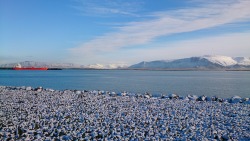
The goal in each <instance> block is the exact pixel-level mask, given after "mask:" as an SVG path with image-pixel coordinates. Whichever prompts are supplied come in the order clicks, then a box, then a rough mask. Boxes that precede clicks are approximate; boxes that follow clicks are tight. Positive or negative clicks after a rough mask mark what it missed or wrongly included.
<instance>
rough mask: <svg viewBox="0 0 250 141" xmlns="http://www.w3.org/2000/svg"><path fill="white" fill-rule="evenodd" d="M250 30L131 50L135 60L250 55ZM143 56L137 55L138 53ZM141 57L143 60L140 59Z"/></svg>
mask: <svg viewBox="0 0 250 141" xmlns="http://www.w3.org/2000/svg"><path fill="white" fill-rule="evenodd" d="M249 39H250V31H249V32H246V33H234V34H227V35H220V36H216V37H207V38H199V39H193V40H187V41H180V42H175V43H171V44H169V43H166V44H163V45H159V46H156V47H154V48H147V49H134V50H133V51H131V52H129V53H130V55H131V56H135V58H134V59H133V60H130V61H131V62H134V61H142V60H145V59H146V60H145V61H150V60H161V59H178V58H183V57H191V56H201V55H206V54H208V55H226V56H233V57H237V56H246V57H249V56H250V46H249V45H250V40H249ZM138 54H139V55H140V56H143V57H136V55H138ZM148 56H149V57H148ZM140 59H141V60H140Z"/></svg>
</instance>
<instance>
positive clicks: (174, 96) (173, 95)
mask: <svg viewBox="0 0 250 141" xmlns="http://www.w3.org/2000/svg"><path fill="white" fill-rule="evenodd" d="M168 97H169V98H170V99H178V98H179V95H177V94H170V95H169V96H168Z"/></svg>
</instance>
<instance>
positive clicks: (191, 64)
mask: <svg viewBox="0 0 250 141" xmlns="http://www.w3.org/2000/svg"><path fill="white" fill-rule="evenodd" d="M129 68H139V69H140V68H145V69H146V68H149V69H150V68H153V69H154V68H159V69H190V68H191V69H223V68H250V58H249V57H228V56H218V55H216V56H212V55H205V56H202V57H190V58H184V59H176V60H171V61H151V62H141V63H138V64H135V65H132V66H130V67H129Z"/></svg>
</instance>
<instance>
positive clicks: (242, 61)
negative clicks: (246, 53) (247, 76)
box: [233, 57, 250, 66]
mask: <svg viewBox="0 0 250 141" xmlns="http://www.w3.org/2000/svg"><path fill="white" fill-rule="evenodd" d="M233 59H234V60H235V61H237V63H238V64H239V65H242V66H250V57H234V58H233Z"/></svg>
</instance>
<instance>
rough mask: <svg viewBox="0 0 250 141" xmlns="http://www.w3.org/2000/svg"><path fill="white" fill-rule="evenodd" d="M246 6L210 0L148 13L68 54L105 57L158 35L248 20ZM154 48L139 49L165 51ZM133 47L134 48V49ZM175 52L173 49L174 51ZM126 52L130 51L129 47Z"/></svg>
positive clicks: (249, 11) (246, 3)
mask: <svg viewBox="0 0 250 141" xmlns="http://www.w3.org/2000/svg"><path fill="white" fill-rule="evenodd" d="M249 7H250V1H248V0H235V1H228V3H227V2H223V3H222V2H218V3H211V2H210V3H203V4H202V6H200V7H191V8H183V9H176V10H171V11H161V12H155V13H150V14H149V15H148V17H149V19H147V20H144V21H139V22H129V23H125V24H124V25H123V26H120V27H119V28H118V29H117V31H114V32H111V33H106V34H104V35H102V36H99V37H96V38H95V39H92V40H90V41H88V42H85V43H83V44H81V45H80V46H77V47H74V48H72V49H71V53H73V54H74V56H78V57H80V58H84V56H85V57H93V58H95V60H98V59H108V58H109V57H108V54H112V53H120V54H121V50H122V49H125V48H128V47H129V48H131V47H135V46H137V45H146V44H148V43H151V42H153V41H154V40H155V39H157V38H158V37H162V36H168V35H172V34H176V33H186V32H192V31H197V30H201V29H208V28H212V27H217V26H222V25H225V24H230V23H239V22H249V21H250V8H249ZM243 36H244V37H245V36H249V34H244V35H243ZM239 37H241V36H239ZM219 38H221V37H219ZM219 38H218V39H219ZM244 39H245V38H244ZM183 43H185V42H183ZM204 43H205V42H203V43H201V44H200V47H202V46H203V47H202V49H205V50H206V48H205V47H204ZM176 45H177V44H176ZM240 45H242V44H239V46H240ZM248 45H249V43H248ZM177 48H178V46H175V48H174V47H172V49H173V50H175V51H177ZM155 49H156V48H151V49H145V50H144V51H143V50H140V51H142V52H147V51H152V52H155V53H161V52H162V51H167V50H168V49H164V48H163V47H161V48H158V49H161V50H162V51H160V52H159V51H154V50H155ZM179 49H180V50H179V51H180V52H184V51H185V52H190V55H193V54H192V52H193V49H192V48H188V47H183V45H180V46H179ZM135 50H137V49H136V48H135ZM175 51H173V53H174V52H175ZM128 52H130V53H132V54H133V52H132V50H131V51H128ZM128 52H127V53H128ZM152 52H151V53H152ZM124 53H126V52H124ZM103 54H105V55H103ZM81 56H83V57H81ZM104 56H105V57H104ZM114 57H115V56H114ZM111 58H112V56H111ZM113 59H114V58H113ZM124 59H125V58H124Z"/></svg>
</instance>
